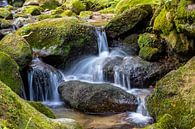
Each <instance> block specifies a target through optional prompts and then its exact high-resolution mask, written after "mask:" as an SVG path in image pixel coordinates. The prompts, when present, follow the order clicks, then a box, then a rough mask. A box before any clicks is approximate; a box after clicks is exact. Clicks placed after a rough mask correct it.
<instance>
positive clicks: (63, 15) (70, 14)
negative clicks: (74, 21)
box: [60, 9, 76, 17]
mask: <svg viewBox="0 0 195 129" xmlns="http://www.w3.org/2000/svg"><path fill="white" fill-rule="evenodd" d="M60 16H62V17H65V16H68V17H70V16H76V14H75V13H74V12H73V11H72V10H69V9H67V10H64V11H63V12H62V13H61V14H60Z"/></svg>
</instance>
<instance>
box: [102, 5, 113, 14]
mask: <svg viewBox="0 0 195 129" xmlns="http://www.w3.org/2000/svg"><path fill="white" fill-rule="evenodd" d="M99 12H100V13H102V14H104V13H105V14H106V13H114V8H113V7H108V8H104V9H102V10H100V11H99Z"/></svg>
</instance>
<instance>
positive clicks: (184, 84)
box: [147, 57, 195, 129]
mask: <svg viewBox="0 0 195 129" xmlns="http://www.w3.org/2000/svg"><path fill="white" fill-rule="evenodd" d="M194 73H195V57H193V58H192V59H191V60H190V61H188V62H187V64H185V65H184V66H182V67H180V68H179V69H177V70H175V71H172V72H170V73H168V74H167V75H166V76H165V77H163V78H162V79H161V80H160V81H158V82H157V84H156V87H155V89H154V92H153V93H152V95H151V96H150V97H149V98H148V100H147V108H148V111H149V113H150V115H151V116H153V117H154V118H156V120H157V123H156V124H155V125H154V126H155V127H156V128H157V129H174V128H178V129H191V128H193V127H195V123H194V121H195V108H194V107H195V103H194V102H195V87H194V83H195V75H194ZM148 128H149V127H148Z"/></svg>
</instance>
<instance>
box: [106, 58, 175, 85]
mask: <svg viewBox="0 0 195 129" xmlns="http://www.w3.org/2000/svg"><path fill="white" fill-rule="evenodd" d="M176 66H177V65H176V61H175V62H169V61H168V60H167V61H165V62H158V63H157V62H153V63H151V62H148V61H145V60H143V59H141V58H140V57H125V58H120V60H119V59H118V58H114V59H111V60H108V61H107V63H105V65H104V68H103V69H104V70H103V71H104V75H105V78H106V79H107V80H108V81H110V82H115V81H117V82H115V83H119V84H122V85H123V86H124V87H126V88H129V87H131V88H132V87H136V88H146V87H149V86H150V85H153V84H154V83H155V82H156V81H157V80H159V79H160V78H161V77H162V76H163V75H165V74H166V73H167V72H169V71H170V70H172V69H174V68H175V67H176ZM128 81H129V82H128ZM123 83H124V84H123ZM128 83H130V85H127V84H128Z"/></svg>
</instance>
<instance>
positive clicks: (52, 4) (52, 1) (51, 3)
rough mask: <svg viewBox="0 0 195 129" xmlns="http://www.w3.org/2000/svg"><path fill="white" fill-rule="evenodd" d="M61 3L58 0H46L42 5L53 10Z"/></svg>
mask: <svg viewBox="0 0 195 129" xmlns="http://www.w3.org/2000/svg"><path fill="white" fill-rule="evenodd" d="M59 5H60V4H59V2H58V1H56V0H46V2H45V3H43V4H42V5H41V7H43V8H44V9H50V10H51V9H55V8H57V7H58V6H59Z"/></svg>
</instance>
